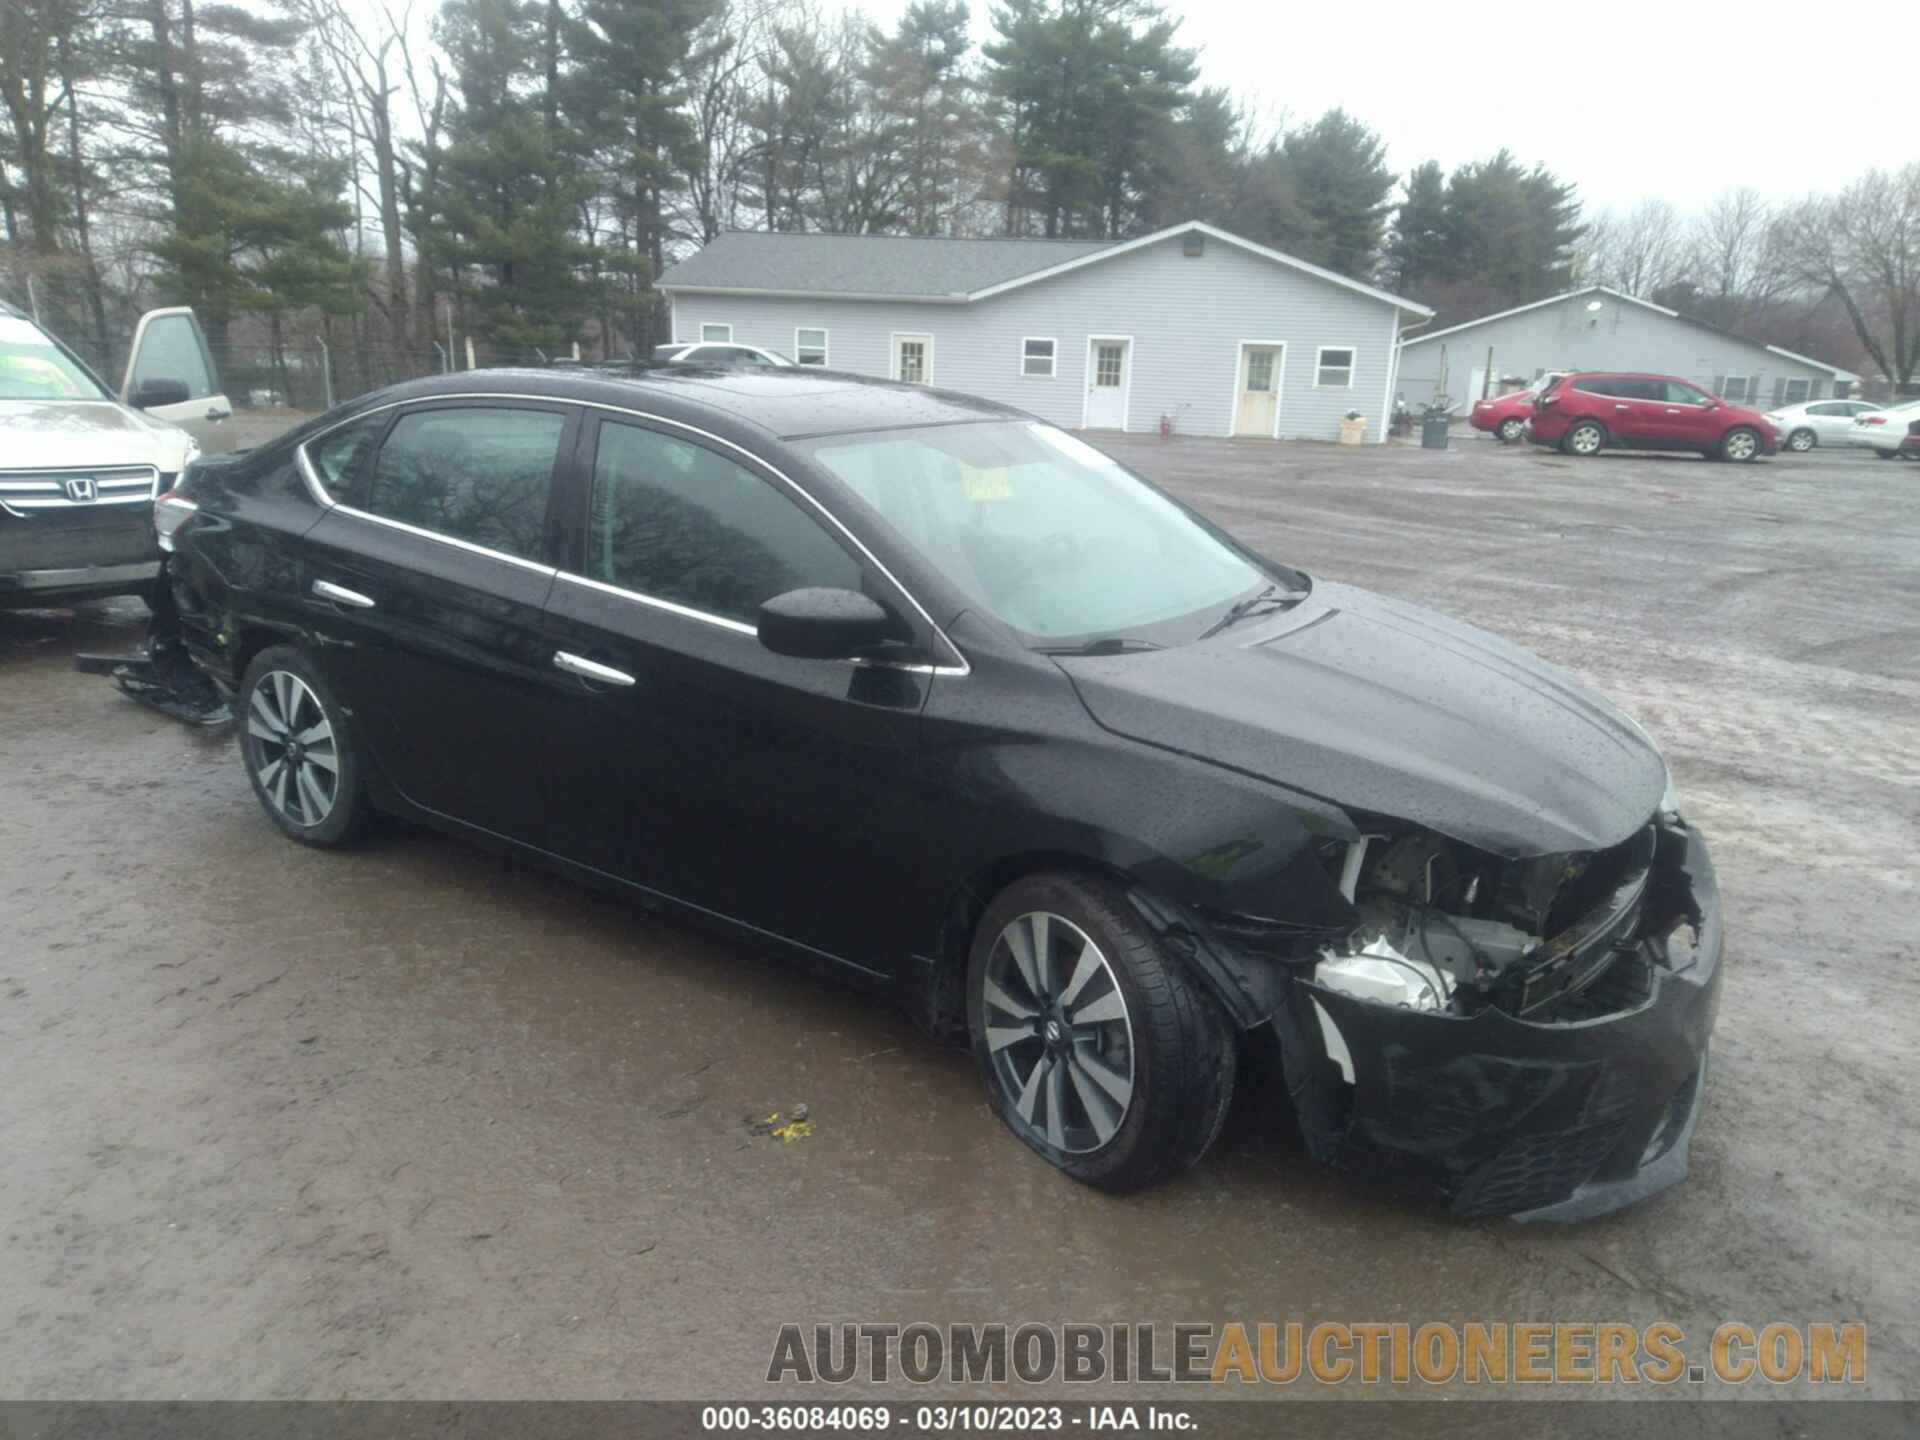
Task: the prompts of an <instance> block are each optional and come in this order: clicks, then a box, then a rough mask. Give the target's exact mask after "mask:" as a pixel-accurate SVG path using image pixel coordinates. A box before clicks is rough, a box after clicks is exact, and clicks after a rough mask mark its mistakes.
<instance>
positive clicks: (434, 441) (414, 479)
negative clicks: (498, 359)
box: [360, 407, 567, 560]
mask: <svg viewBox="0 0 1920 1440" xmlns="http://www.w3.org/2000/svg"><path fill="white" fill-rule="evenodd" d="M566 423H567V422H566V418H565V417H564V416H561V415H556V414H554V413H553V412H551V411H547V410H510V409H490V408H480V407H474V408H471V409H468V408H465V407H461V408H455V409H445V410H419V411H415V412H414V413H413V414H411V415H404V416H402V417H401V418H400V419H399V420H398V421H397V422H396V423H395V424H394V427H393V430H392V431H391V432H390V433H389V434H388V436H387V441H386V444H384V445H382V446H381V447H380V456H379V459H378V460H376V461H375V462H374V466H373V474H372V477H371V479H370V482H369V484H368V486H367V498H366V502H365V504H364V505H363V506H361V507H360V508H362V509H364V510H366V511H367V512H368V513H369V514H373V515H378V516H380V517H381V518H382V519H386V520H399V521H402V522H403V523H405V524H408V525H415V526H418V527H419V528H420V529H422V530H431V531H432V532H433V533H434V534H436V535H446V536H449V537H451V538H452V539H455V540H465V541H467V542H468V543H469V544H472V545H483V546H485V547H486V548H487V549H489V550H499V551H501V552H503V553H505V554H508V555H515V556H518V557H519V558H520V559H522V560H538V559H540V558H541V557H542V555H543V554H544V552H545V550H546V533H547V495H548V492H549V491H550V490H551V489H552V488H553V464H554V460H555V459H556V457H557V456H558V455H559V453H560V434H561V432H562V431H563V430H565V429H566Z"/></svg>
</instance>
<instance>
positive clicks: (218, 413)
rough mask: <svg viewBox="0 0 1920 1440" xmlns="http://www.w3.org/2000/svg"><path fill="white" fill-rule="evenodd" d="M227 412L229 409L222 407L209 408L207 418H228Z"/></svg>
mask: <svg viewBox="0 0 1920 1440" xmlns="http://www.w3.org/2000/svg"><path fill="white" fill-rule="evenodd" d="M227 413H228V412H227V411H225V410H220V409H214V410H209V411H207V418H208V419H209V420H224V419H226V418H227Z"/></svg>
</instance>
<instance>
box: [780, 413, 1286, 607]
mask: <svg viewBox="0 0 1920 1440" xmlns="http://www.w3.org/2000/svg"><path fill="white" fill-rule="evenodd" d="M801 448H803V449H805V450H806V451H807V452H808V453H809V454H811V456H812V457H813V459H814V460H816V461H818V462H819V463H820V464H821V465H823V466H825V467H826V468H827V469H828V470H829V471H831V472H832V473H833V474H834V475H836V476H837V477H839V478H840V479H841V480H842V481H844V482H845V483H846V484H847V485H848V486H849V487H851V488H852V489H853V491H854V492H855V493H856V494H858V495H859V496H860V498H861V499H862V500H864V501H866V502H867V504H869V505H871V506H872V507H873V508H874V509H875V510H877V511H879V512H880V515H881V517H882V518H883V519H885V520H886V522H887V523H888V524H889V525H891V526H892V527H893V528H894V529H895V530H896V531H897V532H899V534H900V536H901V538H902V539H904V540H905V541H906V542H907V543H908V544H909V545H911V546H913V547H914V549H916V550H918V551H919V552H920V553H921V554H922V555H923V556H925V557H926V559H927V561H928V562H929V563H930V564H931V565H933V566H934V568H936V569H938V570H939V571H940V572H941V573H942V574H943V575H945V576H946V577H947V578H948V579H949V580H951V581H952V582H953V583H954V584H955V585H956V586H958V587H959V588H960V589H961V590H962V591H964V592H965V593H966V594H967V595H968V596H969V597H971V598H972V599H973V600H974V601H975V602H977V603H978V604H979V605H980V606H981V608H983V609H985V610H987V611H988V612H990V613H991V614H993V615H995V616H997V617H998V618H999V619H1001V620H1003V621H1005V622H1006V623H1007V624H1009V625H1011V626H1013V627H1014V629H1016V630H1018V631H1020V632H1022V633H1023V634H1024V635H1026V636H1027V637H1028V638H1029V639H1031V640H1034V641H1037V642H1045V643H1046V644H1048V645H1055V644H1059V643H1061V642H1063V641H1080V640H1089V639H1097V638H1104V637H1110V636H1126V637H1131V638H1138V639H1144V640H1151V641H1154V642H1155V643H1159V644H1171V643H1176V642H1184V641H1187V640H1191V639H1193V638H1195V636H1196V635H1197V634H1198V633H1199V631H1200V630H1202V629H1204V628H1205V626H1206V624H1207V623H1210V622H1212V621H1213V620H1214V619H1215V618H1216V617H1217V616H1218V614H1219V612H1220V609H1221V607H1222V606H1224V605H1226V604H1228V603H1229V602H1231V601H1233V600H1235V599H1237V598H1239V597H1241V596H1243V595H1245V594H1246V593H1247V592H1248V591H1249V590H1253V589H1256V588H1257V587H1262V586H1265V585H1267V584H1269V583H1270V582H1271V580H1272V578H1273V577H1271V576H1269V575H1268V574H1267V573H1266V572H1264V571H1263V570H1261V569H1260V568H1259V567H1258V566H1257V565H1256V564H1255V563H1254V562H1253V561H1252V560H1251V559H1249V558H1248V557H1246V556H1245V555H1243V554H1242V553H1241V552H1240V551H1238V550H1237V549H1235V548H1234V547H1233V546H1232V545H1231V544H1230V543H1229V542H1228V541H1226V540H1225V539H1224V538H1223V537H1221V536H1219V535H1218V534H1216V533H1215V532H1214V531H1213V530H1212V529H1211V528H1209V527H1208V526H1207V525H1206V524H1204V523H1203V522H1201V521H1200V520H1197V519H1196V518H1194V517H1193V516H1192V515H1190V514H1188V513H1187V512H1186V511H1185V510H1183V509H1182V508H1181V507H1180V506H1178V505H1176V504H1174V503H1173V501H1171V500H1169V499H1167V498H1166V497H1165V496H1164V495H1161V494H1159V493H1158V492H1157V491H1155V490H1153V489H1152V488H1151V487H1150V486H1148V485H1146V484H1145V483H1143V482H1142V481H1141V480H1139V479H1138V478H1137V477H1135V476H1134V475H1132V474H1130V473H1129V472H1128V471H1126V470H1124V469H1123V468H1121V467H1120V466H1119V465H1117V464H1115V463H1114V462H1113V461H1112V460H1110V459H1108V458H1107V457H1106V456H1105V455H1102V454H1101V453H1100V452H1099V451H1098V450H1095V449H1094V448H1093V447H1092V446H1090V445H1087V444H1084V443H1082V442H1081V441H1079V440H1077V439H1075V438H1074V437H1073V436H1071V435H1068V434H1067V433H1065V432H1064V431H1061V430H1056V429H1054V428H1053V427H1051V426H1048V425H1036V424H1026V423H1020V422H1011V423H1006V424H989V425H946V426H934V427H929V428H926V429H918V430H890V431H886V432H884V433H878V434H869V435H835V436H829V437H827V438H824V439H821V440H816V441H814V442H812V443H811V444H809V445H804V446H802V447H801ZM1287 578H1288V579H1289V580H1295V579H1297V578H1298V577H1295V576H1291V575H1289V576H1288V577H1287ZM1196 621H1197V622H1199V623H1194V622H1196Z"/></svg>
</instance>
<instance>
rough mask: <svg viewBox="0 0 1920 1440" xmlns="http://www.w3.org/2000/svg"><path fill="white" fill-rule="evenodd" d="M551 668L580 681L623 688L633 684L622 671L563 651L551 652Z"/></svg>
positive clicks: (629, 676)
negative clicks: (578, 678) (573, 676)
mask: <svg viewBox="0 0 1920 1440" xmlns="http://www.w3.org/2000/svg"><path fill="white" fill-rule="evenodd" d="M553 668H554V669H556V670H564V671H566V672H567V673H568V674H569V675H578V676H579V677H580V678H581V679H582V680H594V681H598V682H599V683H600V684H602V685H619V686H622V687H625V686H628V685H631V684H633V683H634V681H633V676H631V675H629V674H627V672H626V671H624V670H616V669H614V668H613V667H612V666H611V665H602V664H601V663H600V662H599V661H598V660H589V659H587V658H586V657H585V656H584V655H569V654H568V653H567V652H566V651H565V650H556V651H554V652H553Z"/></svg>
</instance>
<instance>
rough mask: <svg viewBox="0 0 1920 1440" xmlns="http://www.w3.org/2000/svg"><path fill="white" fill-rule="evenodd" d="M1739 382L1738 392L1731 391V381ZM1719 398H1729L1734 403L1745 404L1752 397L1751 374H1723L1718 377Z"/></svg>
mask: <svg viewBox="0 0 1920 1440" xmlns="http://www.w3.org/2000/svg"><path fill="white" fill-rule="evenodd" d="M1736 380H1738V381H1739V382H1740V393H1739V394H1738V395H1735V394H1734V393H1733V382H1734V381H1736ZM1720 386H1721V389H1720V398H1721V399H1722V400H1731V401H1732V402H1733V403H1734V404H1736V405H1746V404H1748V403H1750V402H1751V401H1752V399H1753V377H1752V376H1751V375H1725V376H1722V377H1721V379H1720Z"/></svg>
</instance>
